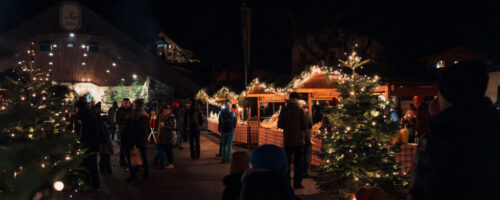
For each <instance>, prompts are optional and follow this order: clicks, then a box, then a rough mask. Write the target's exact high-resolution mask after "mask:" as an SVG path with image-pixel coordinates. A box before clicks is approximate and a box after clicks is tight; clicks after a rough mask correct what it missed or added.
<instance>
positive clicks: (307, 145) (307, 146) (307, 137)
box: [299, 100, 313, 177]
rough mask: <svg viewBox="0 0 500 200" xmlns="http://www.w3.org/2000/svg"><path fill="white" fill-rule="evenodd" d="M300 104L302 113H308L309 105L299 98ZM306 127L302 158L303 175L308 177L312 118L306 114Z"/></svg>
mask: <svg viewBox="0 0 500 200" xmlns="http://www.w3.org/2000/svg"><path fill="white" fill-rule="evenodd" d="M299 102H300V106H301V107H302V109H304V113H308V112H309V111H308V109H309V107H308V106H307V103H306V102H305V101H304V100H300V101H299ZM305 117H306V127H307V129H306V130H305V131H304V142H305V145H304V158H303V159H302V163H303V168H302V169H303V176H304V177H309V174H308V170H309V165H310V164H311V154H312V141H311V129H312V126H313V122H312V118H311V116H310V115H308V114H306V116H305Z"/></svg>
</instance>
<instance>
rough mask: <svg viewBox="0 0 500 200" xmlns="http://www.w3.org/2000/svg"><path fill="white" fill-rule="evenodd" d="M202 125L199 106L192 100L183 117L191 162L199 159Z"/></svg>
mask: <svg viewBox="0 0 500 200" xmlns="http://www.w3.org/2000/svg"><path fill="white" fill-rule="evenodd" d="M202 124H203V115H202V114H201V109H200V105H199V104H198V102H196V100H193V101H192V102H191V106H190V108H189V110H188V111H187V112H186V115H185V116H184V126H185V127H186V129H187V130H188V132H189V150H190V153H191V159H193V160H196V159H199V158H200V130H201V126H202Z"/></svg>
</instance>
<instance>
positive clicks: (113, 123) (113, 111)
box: [108, 101, 118, 139]
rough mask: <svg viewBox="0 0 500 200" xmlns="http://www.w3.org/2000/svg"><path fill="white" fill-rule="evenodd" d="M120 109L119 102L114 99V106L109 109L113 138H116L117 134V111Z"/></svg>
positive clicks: (109, 123)
mask: <svg viewBox="0 0 500 200" xmlns="http://www.w3.org/2000/svg"><path fill="white" fill-rule="evenodd" d="M117 110H118V103H117V102H116V101H113V106H111V108H109V109H108V125H109V127H110V132H111V138H112V139H114V138H115V135H116V119H115V115H116V111H117Z"/></svg>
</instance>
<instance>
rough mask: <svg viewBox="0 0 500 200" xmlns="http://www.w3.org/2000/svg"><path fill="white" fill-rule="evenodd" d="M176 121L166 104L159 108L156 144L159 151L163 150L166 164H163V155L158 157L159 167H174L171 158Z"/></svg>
mask: <svg viewBox="0 0 500 200" xmlns="http://www.w3.org/2000/svg"><path fill="white" fill-rule="evenodd" d="M176 130H177V122H176V119H175V115H174V113H173V112H172V110H171V109H170V107H169V106H168V105H166V106H165V107H163V108H162V109H161V113H160V120H159V126H158V146H159V149H158V151H159V152H165V154H166V156H167V162H168V163H167V166H165V157H164V156H162V157H160V167H161V168H163V169H165V168H168V169H172V168H174V165H173V160H174V154H173V152H172V151H173V149H174V145H175V142H176V141H177V133H176Z"/></svg>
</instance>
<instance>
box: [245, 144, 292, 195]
mask: <svg viewBox="0 0 500 200" xmlns="http://www.w3.org/2000/svg"><path fill="white" fill-rule="evenodd" d="M250 163H251V164H252V167H253V168H252V169H248V170H246V171H245V173H244V174H243V177H242V178H241V180H242V183H243V187H242V188H241V200H296V199H299V198H297V196H295V193H294V192H293V189H292V188H291V187H290V184H289V183H288V180H287V179H286V176H287V174H288V171H289V170H288V168H289V163H288V159H287V156H286V155H285V152H283V149H281V148H280V147H278V146H276V145H272V144H266V145H262V146H259V147H257V148H256V149H255V150H254V151H253V152H252V154H251V155H250Z"/></svg>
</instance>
